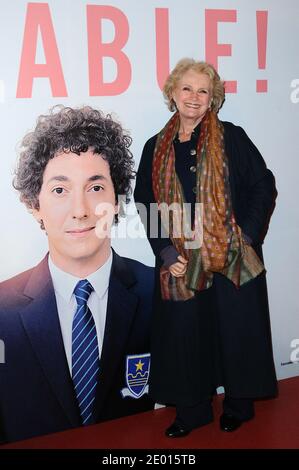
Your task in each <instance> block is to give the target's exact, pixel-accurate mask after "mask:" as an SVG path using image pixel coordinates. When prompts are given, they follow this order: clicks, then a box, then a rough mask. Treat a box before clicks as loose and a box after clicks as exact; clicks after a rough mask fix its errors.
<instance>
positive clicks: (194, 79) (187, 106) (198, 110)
mask: <svg viewBox="0 0 299 470" xmlns="http://www.w3.org/2000/svg"><path fill="white" fill-rule="evenodd" d="M172 98H173V100H174V102H175V104H176V107H177V109H178V111H179V113H180V116H181V118H185V119H192V120H194V121H197V122H200V121H201V120H202V118H203V117H204V115H205V113H206V111H207V109H208V108H209V106H210V103H211V101H212V86H211V80H210V77H209V76H208V75H206V74H204V73H198V72H195V71H194V70H192V69H190V70H188V71H187V72H186V73H184V75H182V77H181V78H180V80H179V82H178V84H177V86H176V88H175V89H174V91H173V94H172Z"/></svg>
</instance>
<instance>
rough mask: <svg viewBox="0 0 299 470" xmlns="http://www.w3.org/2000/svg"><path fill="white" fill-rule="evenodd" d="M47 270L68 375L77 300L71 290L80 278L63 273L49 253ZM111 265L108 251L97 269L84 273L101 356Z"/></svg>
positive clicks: (70, 367)
mask: <svg viewBox="0 0 299 470" xmlns="http://www.w3.org/2000/svg"><path fill="white" fill-rule="evenodd" d="M48 259H49V270H50V274H51V277H52V282H53V286H54V292H55V296H56V303H57V310H58V316H59V321H60V328H61V333H62V339H63V344H64V349H65V353H66V357H67V362H68V366H69V369H70V373H71V375H72V324H73V318H74V314H75V312H76V309H77V301H76V297H75V294H74V289H75V287H76V285H77V283H78V281H80V278H78V277H76V276H73V275H72V274H69V273H66V272H64V271H62V270H61V269H59V268H58V267H57V266H55V264H54V263H53V261H52V259H51V256H50V255H49V258H48ZM111 265H112V251H110V255H109V258H108V259H107V261H106V262H105V264H103V266H101V267H100V268H99V269H98V270H97V271H95V272H94V273H92V274H90V275H89V276H87V277H86V278H85V279H87V280H88V281H89V282H90V284H91V285H92V287H93V289H94V290H93V291H92V293H91V294H90V296H89V299H88V301H87V305H88V307H89V309H90V311H91V313H92V316H93V319H94V322H95V326H96V331H97V337H98V347H99V356H100V357H101V353H102V347H103V339H104V331H105V323H106V311H107V300H108V287H109V278H110V271H111Z"/></svg>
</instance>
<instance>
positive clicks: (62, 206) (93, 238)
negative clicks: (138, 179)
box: [33, 150, 117, 270]
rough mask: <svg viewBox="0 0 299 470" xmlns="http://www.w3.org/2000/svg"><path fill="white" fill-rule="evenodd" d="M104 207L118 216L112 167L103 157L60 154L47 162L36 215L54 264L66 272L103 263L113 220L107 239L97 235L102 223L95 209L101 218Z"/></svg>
mask: <svg viewBox="0 0 299 470" xmlns="http://www.w3.org/2000/svg"><path fill="white" fill-rule="evenodd" d="M99 205H100V206H99ZM101 205H102V206H104V209H107V205H108V206H109V207H110V213H111V210H112V214H113V215H114V214H115V213H116V212H117V206H116V204H115V192H114V187H113V182H112V180H111V176H110V168H109V164H108V163H107V161H105V160H103V158H102V157H101V156H100V155H98V154H93V152H92V151H91V150H88V151H87V152H85V153H81V154H80V155H77V154H74V153H72V152H70V153H67V154H66V153H61V154H59V155H57V156H55V157H54V158H53V159H52V160H50V161H49V162H48V164H47V166H46V168H45V171H44V174H43V183H42V187H41V191H40V194H39V206H40V208H39V210H34V211H33V213H34V216H35V218H36V219H38V220H41V219H42V220H43V223H44V226H45V230H46V232H47V235H48V241H49V251H50V254H51V256H52V259H53V261H54V262H55V261H56V262H57V263H58V265H60V266H63V268H64V269H66V270H67V267H68V265H69V266H71V265H72V264H73V262H79V264H80V265H81V263H82V266H84V263H87V264H90V263H92V262H93V258H94V259H95V260H97V259H99V260H100V259H101V252H102V254H103V252H105V253H108V252H109V249H110V238H109V236H108V235H107V233H108V234H109V232H110V228H111V224H112V221H113V217H110V220H109V223H108V225H109V227H108V230H107V231H106V235H105V236H102V237H99V236H97V235H96V231H95V227H96V224H97V222H98V223H99V217H98V216H96V214H95V213H96V208H97V214H98V215H99V214H100V213H101ZM97 206H98V207H97ZM106 219H107V218H106ZM99 232H101V230H99V228H97V234H98V235H99Z"/></svg>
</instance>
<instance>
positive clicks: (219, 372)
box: [134, 122, 277, 405]
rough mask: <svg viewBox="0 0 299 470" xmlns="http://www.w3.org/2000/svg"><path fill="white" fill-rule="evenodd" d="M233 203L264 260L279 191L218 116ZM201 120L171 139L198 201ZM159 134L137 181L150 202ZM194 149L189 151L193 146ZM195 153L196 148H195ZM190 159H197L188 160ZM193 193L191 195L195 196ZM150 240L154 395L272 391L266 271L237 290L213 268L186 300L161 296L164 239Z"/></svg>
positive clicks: (245, 141)
mask: <svg viewBox="0 0 299 470" xmlns="http://www.w3.org/2000/svg"><path fill="white" fill-rule="evenodd" d="M223 125H224V138H225V148H226V154H227V156H228V162H229V181H230V189H231V197H232V205H233V210H234V214H235V218H236V221H237V223H238V225H239V226H240V227H241V228H242V231H243V233H244V234H246V235H247V236H248V237H250V239H251V241H252V246H253V248H254V249H255V250H256V252H257V253H258V255H259V256H260V257H261V259H262V248H261V245H262V243H263V240H264V237H265V234H266V232H267V227H268V223H269V219H270V216H271V213H272V211H273V209H274V202H275V198H276V195H277V192H276V189H275V180H274V177H273V175H272V173H271V171H270V170H269V169H267V167H266V164H265V162H264V160H263V158H262V156H261V154H260V153H259V151H258V150H257V148H256V147H255V146H254V144H253V143H252V142H251V140H250V139H249V138H248V136H247V135H246V133H245V132H244V130H243V129H242V128H241V127H237V126H235V125H233V124H232V123H229V122H223ZM198 133H199V126H198V128H197V129H196V130H195V132H194V133H193V136H192V138H191V141H190V142H188V143H185V144H179V143H178V142H176V141H174V145H175V154H176V172H177V174H178V177H179V179H180V181H181V184H182V187H183V190H184V193H185V199H186V201H187V202H191V203H193V202H195V199H194V198H195V195H194V193H193V192H192V188H193V186H194V185H195V181H196V180H195V173H193V172H192V171H190V167H191V166H193V165H194V163H195V159H196V156H193V157H192V155H191V154H190V150H192V149H193V148H196V142H197V138H198ZM156 139H157V136H154V137H152V138H151V139H149V140H148V141H147V142H146V144H145V146H144V149H143V153H142V157H141V161H140V165H139V169H138V173H137V181H136V188H135V193H134V197H135V202H137V203H143V204H144V205H145V206H146V207H147V208H149V205H150V203H154V202H155V198H154V194H153V190H152V160H153V152H154V148H155V143H156ZM191 153H192V152H191ZM193 153H194V152H193ZM192 158H194V161H192ZM192 195H193V196H192ZM142 219H143V220H142V221H143V223H144V224H146V225H147V227H146V229H147V234H148V239H149V242H150V244H151V247H152V249H153V252H154V254H155V256H156V309H155V317H154V323H153V335H152V364H151V382H150V383H151V385H150V391H151V393H152V396H153V397H154V398H155V399H156V400H158V401H160V402H164V403H165V402H167V403H175V404H181V405H192V404H195V403H197V402H198V401H199V400H202V399H206V398H207V397H208V396H210V395H211V394H212V393H213V391H214V390H215V387H217V386H219V385H223V386H224V387H225V391H226V393H227V394H228V395H229V396H231V397H234V398H242V397H243V398H247V397H248V398H255V397H263V396H271V395H274V394H275V393H276V376H275V369H274V363H273V354H272V345H271V333H270V320H269V308H268V299H267V287H266V278H265V273H263V274H261V275H260V276H258V277H257V278H256V279H254V280H251V281H250V282H248V283H247V284H245V285H243V286H242V287H241V288H240V289H237V288H236V287H235V286H234V285H233V284H232V283H231V282H230V281H229V280H228V279H227V278H226V277H224V276H223V275H220V274H214V280H213V286H212V287H211V288H210V289H207V290H206V291H202V292H200V293H198V294H196V296H195V298H193V299H191V300H188V301H185V302H172V301H162V300H161V295H160V283H159V270H160V267H161V264H162V260H161V257H160V253H161V251H162V250H163V249H164V248H166V247H167V246H169V245H171V240H170V239H169V238H167V237H166V238H163V237H161V236H159V237H158V238H155V237H152V236H151V234H150V223H149V218H147V220H146V219H145V218H144V217H142Z"/></svg>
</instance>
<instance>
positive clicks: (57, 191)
mask: <svg viewBox="0 0 299 470" xmlns="http://www.w3.org/2000/svg"><path fill="white" fill-rule="evenodd" d="M63 191H64V189H63V188H54V189H53V191H52V192H53V193H56V194H62V193H63Z"/></svg>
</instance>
